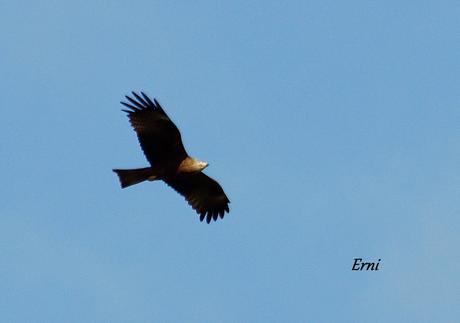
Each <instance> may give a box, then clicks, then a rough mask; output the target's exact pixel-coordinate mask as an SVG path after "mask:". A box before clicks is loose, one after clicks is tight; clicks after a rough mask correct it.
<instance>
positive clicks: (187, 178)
mask: <svg viewBox="0 0 460 323" xmlns="http://www.w3.org/2000/svg"><path fill="white" fill-rule="evenodd" d="M132 95H133V98H131V97H129V96H125V97H126V100H127V101H128V102H121V104H123V105H124V106H126V107H127V108H128V109H129V110H122V111H124V112H126V113H127V114H128V118H129V121H130V123H131V125H132V127H133V128H134V130H135V131H136V133H137V138H138V140H139V143H140V146H141V148H142V150H143V152H144V155H145V157H146V158H147V160H148V162H149V163H150V165H151V166H150V167H145V168H138V169H114V170H113V171H114V172H115V173H117V175H118V177H119V179H120V184H121V187H122V188H125V187H128V186H131V185H134V184H138V183H141V182H143V181H146V180H149V181H154V180H162V181H164V182H165V183H166V184H168V185H169V186H171V187H172V188H173V189H174V190H176V191H177V192H178V193H179V194H181V195H182V196H184V197H185V199H186V200H187V202H188V203H189V204H190V205H191V206H192V208H193V209H194V210H195V211H196V212H197V213H198V214H199V215H200V221H203V220H204V219H205V218H206V222H208V223H209V222H211V220H214V221H216V220H217V218H218V217H219V216H220V217H221V218H223V217H224V214H225V211H227V212H229V209H228V204H229V203H230V201H229V199H228V198H227V196H226V195H225V193H224V191H223V189H222V187H221V186H220V185H219V183H217V182H216V181H215V180H213V179H212V178H210V177H209V176H207V175H206V174H204V173H203V172H202V170H203V169H205V168H206V167H207V166H208V163H207V162H204V161H201V160H199V159H197V158H193V157H190V156H189V155H188V154H187V152H186V150H185V148H184V145H183V144H182V139H181V134H180V132H179V129H178V128H177V127H176V125H175V124H174V123H173V122H172V121H171V119H170V118H169V117H168V115H167V114H166V112H165V111H164V110H163V108H162V107H161V105H160V104H159V103H158V101H157V100H156V99H153V101H152V100H151V99H150V98H149V97H148V96H147V95H145V94H144V93H143V92H141V95H142V96H141V95H139V94H137V93H135V92H132Z"/></svg>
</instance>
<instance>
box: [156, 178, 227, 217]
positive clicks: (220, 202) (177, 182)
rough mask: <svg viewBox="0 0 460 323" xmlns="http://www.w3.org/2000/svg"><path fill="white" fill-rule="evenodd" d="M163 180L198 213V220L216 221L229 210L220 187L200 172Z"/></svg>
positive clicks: (225, 197) (225, 196)
mask: <svg viewBox="0 0 460 323" xmlns="http://www.w3.org/2000/svg"><path fill="white" fill-rule="evenodd" d="M164 181H165V182H166V184H168V185H169V186H171V187H172V188H173V189H174V190H176V191H177V192H178V193H179V194H181V195H182V196H184V197H185V199H186V200H187V202H188V203H189V204H190V205H191V206H192V208H193V209H194V210H195V211H196V212H197V213H198V214H199V215H200V221H203V220H204V218H205V217H206V222H208V223H209V222H211V219H214V221H216V220H217V218H218V216H220V217H221V218H223V217H224V214H225V211H227V212H229V209H228V204H229V203H230V201H229V199H228V198H227V195H225V192H224V190H223V189H222V187H221V186H220V185H219V183H217V182H216V181H215V180H213V179H212V178H211V177H209V176H207V175H206V174H204V173H202V172H198V173H191V174H185V173H183V174H179V175H177V176H175V177H174V178H168V179H165V180H164Z"/></svg>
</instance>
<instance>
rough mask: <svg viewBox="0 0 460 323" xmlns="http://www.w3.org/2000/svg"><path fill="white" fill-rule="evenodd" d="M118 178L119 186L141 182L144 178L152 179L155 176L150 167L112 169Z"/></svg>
mask: <svg viewBox="0 0 460 323" xmlns="http://www.w3.org/2000/svg"><path fill="white" fill-rule="evenodd" d="M113 171H114V172H115V173H117V175H118V178H119V179H120V184H121V188H125V187H128V186H131V185H134V184H138V183H141V182H143V181H146V180H151V181H153V180H154V179H155V178H156V176H155V173H154V171H153V169H152V167H146V168H137V169H114V170H113Z"/></svg>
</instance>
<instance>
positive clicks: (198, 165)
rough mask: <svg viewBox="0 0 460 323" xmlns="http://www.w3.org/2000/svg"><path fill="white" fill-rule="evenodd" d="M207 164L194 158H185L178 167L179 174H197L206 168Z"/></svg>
mask: <svg viewBox="0 0 460 323" xmlns="http://www.w3.org/2000/svg"><path fill="white" fill-rule="evenodd" d="M208 165H209V164H208V163H207V162H205V161H202V160H199V159H197V158H194V157H187V158H185V159H184V160H183V161H182V163H181V164H180V166H179V169H178V172H179V173H197V172H201V171H202V170H203V169H205V168H206V167H208Z"/></svg>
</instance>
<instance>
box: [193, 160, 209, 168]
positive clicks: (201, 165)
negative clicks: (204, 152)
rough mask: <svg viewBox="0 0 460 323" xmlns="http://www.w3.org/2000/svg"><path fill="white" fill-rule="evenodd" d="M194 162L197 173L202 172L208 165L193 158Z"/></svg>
mask: <svg viewBox="0 0 460 323" xmlns="http://www.w3.org/2000/svg"><path fill="white" fill-rule="evenodd" d="M194 161H195V166H196V169H197V171H202V170H203V169H205V168H206V167H208V165H209V164H208V163H207V162H205V161H203V160H199V159H196V158H194Z"/></svg>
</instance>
